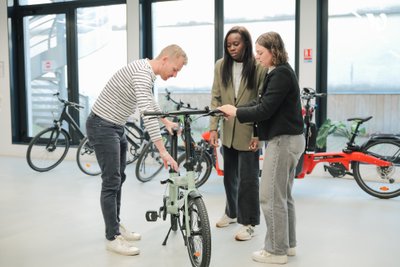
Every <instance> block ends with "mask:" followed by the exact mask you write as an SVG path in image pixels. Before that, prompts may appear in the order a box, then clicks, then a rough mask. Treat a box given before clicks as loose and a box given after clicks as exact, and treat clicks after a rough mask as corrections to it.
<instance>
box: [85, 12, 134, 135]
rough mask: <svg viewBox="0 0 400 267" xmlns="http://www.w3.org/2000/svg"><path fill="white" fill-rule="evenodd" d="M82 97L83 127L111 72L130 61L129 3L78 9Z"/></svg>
mask: <svg viewBox="0 0 400 267" xmlns="http://www.w3.org/2000/svg"><path fill="white" fill-rule="evenodd" d="M77 18H78V24H77V32H78V64H79V99H80V104H81V105H83V106H84V107H85V108H84V109H83V110H81V111H80V115H81V116H80V118H81V119H80V124H81V128H82V130H84V129H85V128H86V127H84V125H85V122H86V118H87V116H88V115H89V114H88V113H89V112H90V108H91V107H92V105H93V103H94V101H95V100H96V99H97V97H98V95H99V94H100V92H101V90H102V89H103V87H104V86H105V84H106V83H107V81H108V80H109V79H110V78H111V76H112V75H113V74H114V73H115V72H116V71H117V70H118V69H119V68H121V67H122V66H124V65H126V63H127V62H126V58H127V33H126V5H113V6H101V7H92V8H79V9H77Z"/></svg>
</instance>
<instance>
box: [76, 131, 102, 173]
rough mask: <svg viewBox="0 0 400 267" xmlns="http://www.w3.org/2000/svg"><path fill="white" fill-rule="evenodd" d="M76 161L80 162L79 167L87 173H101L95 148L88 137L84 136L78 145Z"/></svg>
mask: <svg viewBox="0 0 400 267" xmlns="http://www.w3.org/2000/svg"><path fill="white" fill-rule="evenodd" d="M76 163H78V167H79V169H80V170H81V171H82V172H83V173H85V174H87V175H91V176H96V175H99V174H101V169H100V166H99V163H98V162H97V158H96V154H95V152H94V148H93V146H91V145H90V144H89V140H88V138H87V137H85V138H83V139H82V140H81V142H80V144H79V146H78V150H77V151H76Z"/></svg>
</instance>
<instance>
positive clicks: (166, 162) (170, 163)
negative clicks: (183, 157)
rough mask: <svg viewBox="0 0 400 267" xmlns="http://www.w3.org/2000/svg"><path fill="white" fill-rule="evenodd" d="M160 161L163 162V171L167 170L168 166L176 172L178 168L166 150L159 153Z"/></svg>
mask: <svg viewBox="0 0 400 267" xmlns="http://www.w3.org/2000/svg"><path fill="white" fill-rule="evenodd" d="M160 156H161V159H162V160H163V161H164V167H165V169H168V166H171V168H172V169H174V171H176V172H178V169H179V166H178V163H177V162H176V161H175V160H174V159H173V158H172V156H171V155H170V154H169V153H168V151H167V150H165V151H163V152H161V153H160Z"/></svg>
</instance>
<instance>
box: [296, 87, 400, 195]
mask: <svg viewBox="0 0 400 267" xmlns="http://www.w3.org/2000/svg"><path fill="white" fill-rule="evenodd" d="M323 96H325V94H319V93H316V92H315V90H313V89H311V88H304V89H303V91H302V96H301V98H302V100H303V101H304V102H305V103H304V104H303V107H304V123H305V136H306V149H305V152H304V154H303V156H302V158H301V159H300V161H299V165H298V168H297V171H296V178H304V176H305V175H307V174H310V173H311V172H312V171H313V169H314V167H315V166H316V165H317V164H318V163H321V162H326V163H328V164H329V165H326V166H325V170H328V171H329V173H330V174H331V175H333V176H335V177H343V176H344V175H346V174H347V175H351V176H353V177H354V179H355V180H356V182H357V184H358V185H359V186H360V187H361V189H362V190H364V191H365V192H366V193H368V194H370V195H371V196H374V197H377V198H383V199H388V198H393V197H397V196H399V195H400V172H399V167H400V142H399V139H396V138H392V137H393V136H392V137H391V138H388V137H387V136H382V137H381V138H380V137H379V136H378V137H377V136H376V135H375V136H373V137H371V138H370V139H369V140H367V141H366V142H365V143H364V144H362V145H361V146H358V145H356V144H355V142H354V141H355V138H356V137H357V135H358V132H359V127H360V125H361V124H362V123H364V122H366V121H369V120H370V119H371V118H372V116H370V117H365V118H349V119H347V120H348V121H353V122H355V123H356V127H355V130H354V132H352V137H351V139H350V141H349V142H347V144H346V147H345V148H344V149H343V150H342V151H341V152H318V153H316V152H315V143H316V127H315V124H314V123H313V122H312V117H313V111H314V108H315V104H312V103H311V100H312V99H315V98H317V97H323Z"/></svg>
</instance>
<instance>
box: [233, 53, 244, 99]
mask: <svg viewBox="0 0 400 267" xmlns="http://www.w3.org/2000/svg"><path fill="white" fill-rule="evenodd" d="M242 70H243V63H242V62H236V61H234V62H233V69H232V76H233V78H232V79H233V88H235V97H237V95H238V92H239V87H240V81H241V80H242Z"/></svg>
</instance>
